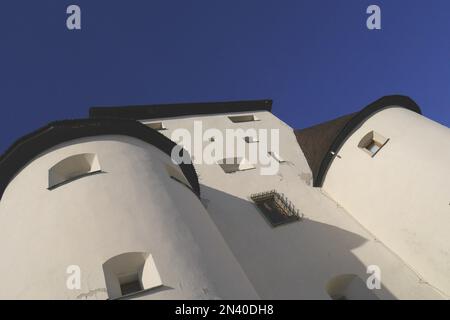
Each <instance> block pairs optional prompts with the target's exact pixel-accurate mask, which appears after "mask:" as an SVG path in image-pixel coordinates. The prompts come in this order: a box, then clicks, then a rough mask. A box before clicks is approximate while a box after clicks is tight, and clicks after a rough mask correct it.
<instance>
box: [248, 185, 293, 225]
mask: <svg viewBox="0 0 450 320" xmlns="http://www.w3.org/2000/svg"><path fill="white" fill-rule="evenodd" d="M250 198H251V199H252V200H253V201H254V202H255V204H256V206H257V207H258V208H259V210H260V211H261V213H262V214H263V215H264V217H265V218H266V219H267V220H268V221H269V222H270V224H271V225H272V226H273V227H277V226H280V225H282V224H286V223H290V222H294V221H298V220H300V219H301V215H300V212H299V211H298V210H297V209H295V207H294V205H293V204H292V203H291V202H290V201H289V200H288V199H287V198H286V197H284V195H281V194H279V193H277V192H276V191H275V190H272V191H268V192H262V193H257V194H253V195H251V197H250Z"/></svg>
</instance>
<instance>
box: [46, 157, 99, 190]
mask: <svg viewBox="0 0 450 320" xmlns="http://www.w3.org/2000/svg"><path fill="white" fill-rule="evenodd" d="M99 172H101V167H100V163H99V161H98V157H97V155H96V154H94V153H83V154H77V155H74V156H70V157H68V158H66V159H64V160H61V161H60V162H58V163H57V164H55V165H54V166H53V167H51V168H50V169H49V171H48V189H50V190H52V189H55V188H57V187H59V186H61V185H63V184H66V183H68V182H71V181H74V180H76V179H79V178H83V177H85V176H88V175H92V174H95V173H99Z"/></svg>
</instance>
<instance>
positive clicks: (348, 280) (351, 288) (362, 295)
mask: <svg viewBox="0 0 450 320" xmlns="http://www.w3.org/2000/svg"><path fill="white" fill-rule="evenodd" d="M326 290H327V293H328V295H329V296H330V298H331V299H333V300H379V298H378V297H377V296H376V295H375V293H374V292H373V290H370V289H369V288H368V287H367V285H366V283H365V282H364V281H363V280H362V279H361V278H360V277H358V276H357V275H355V274H343V275H339V276H336V277H334V278H332V279H331V280H330V281H329V282H328V284H327V287H326Z"/></svg>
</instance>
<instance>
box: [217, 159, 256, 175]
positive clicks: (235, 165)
mask: <svg viewBox="0 0 450 320" xmlns="http://www.w3.org/2000/svg"><path fill="white" fill-rule="evenodd" d="M218 164H219V165H220V167H221V168H222V170H223V171H224V172H225V173H233V172H236V171H245V170H251V169H255V166H254V165H253V164H251V163H250V162H249V161H248V160H247V159H245V158H236V157H235V158H225V159H222V160H221V161H220V162H219V163H218Z"/></svg>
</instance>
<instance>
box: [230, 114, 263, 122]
mask: <svg viewBox="0 0 450 320" xmlns="http://www.w3.org/2000/svg"><path fill="white" fill-rule="evenodd" d="M228 118H229V119H230V120H231V122H234V123H239V122H251V121H259V119H258V118H257V117H255V115H253V114H247V115H242V116H229V117H228Z"/></svg>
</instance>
